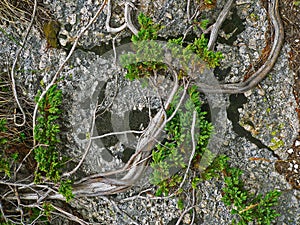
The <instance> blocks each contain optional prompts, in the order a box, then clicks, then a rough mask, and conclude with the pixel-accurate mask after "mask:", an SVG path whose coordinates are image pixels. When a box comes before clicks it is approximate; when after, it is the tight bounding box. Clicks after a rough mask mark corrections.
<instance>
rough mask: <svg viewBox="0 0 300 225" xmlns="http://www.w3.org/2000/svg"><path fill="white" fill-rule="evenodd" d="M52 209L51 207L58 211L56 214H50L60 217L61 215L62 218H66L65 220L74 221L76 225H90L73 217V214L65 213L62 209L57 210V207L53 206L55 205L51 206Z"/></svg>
mask: <svg viewBox="0 0 300 225" xmlns="http://www.w3.org/2000/svg"><path fill="white" fill-rule="evenodd" d="M52 207H53V208H54V209H55V210H56V211H58V212H51V213H52V214H57V215H60V216H61V215H63V216H64V217H66V218H67V219H69V220H72V221H75V222H77V223H79V224H81V225H89V224H90V223H88V222H86V221H84V220H82V219H80V218H78V217H77V216H75V215H73V214H71V213H68V212H66V211H65V210H63V209H62V208H59V207H57V206H55V205H53V204H52Z"/></svg>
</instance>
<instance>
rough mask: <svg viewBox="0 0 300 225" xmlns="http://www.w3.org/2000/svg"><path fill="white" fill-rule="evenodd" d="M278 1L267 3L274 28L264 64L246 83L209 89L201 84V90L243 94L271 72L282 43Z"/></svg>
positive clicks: (209, 87) (282, 31)
mask: <svg viewBox="0 0 300 225" xmlns="http://www.w3.org/2000/svg"><path fill="white" fill-rule="evenodd" d="M278 1H279V0H271V1H269V7H268V8H269V15H270V18H271V22H272V24H273V27H274V41H273V46H272V49H271V51H270V53H269V56H268V58H267V60H266V61H265V63H264V64H263V65H262V66H261V67H260V68H259V69H258V70H257V71H256V72H255V73H254V74H253V75H252V76H251V77H250V78H248V79H247V80H246V81H242V82H240V83H237V84H223V85H220V86H219V87H211V86H209V85H206V84H201V86H200V87H201V90H202V91H203V92H206V93H228V94H236V93H243V92H246V91H248V90H250V89H253V88H254V87H255V86H256V85H258V84H259V83H260V82H261V81H262V80H263V79H264V78H265V77H266V75H267V74H268V73H269V72H270V71H271V70H272V68H273V66H274V65H275V63H276V61H277V58H278V56H279V53H280V50H281V48H282V45H283V43H284V28H283V24H282V21H281V18H280V13H279V6H278V4H279V3H278Z"/></svg>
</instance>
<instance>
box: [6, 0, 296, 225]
mask: <svg viewBox="0 0 300 225" xmlns="http://www.w3.org/2000/svg"><path fill="white" fill-rule="evenodd" d="M224 2H225V1H221V0H219V1H217V8H216V9H215V10H213V12H210V11H208V12H205V13H204V15H207V16H212V18H216V16H217V15H218V13H219V11H220V10H221V8H222V5H223V4H224ZM44 3H45V4H46V5H47V6H49V8H51V9H52V10H53V12H54V17H56V18H57V19H58V21H59V22H60V23H61V24H63V26H62V30H61V31H60V42H61V44H62V45H63V46H66V45H67V43H68V42H69V41H72V40H74V38H75V37H76V35H77V34H78V31H79V30H80V29H81V28H82V26H84V25H86V24H87V23H88V21H89V20H90V19H91V18H92V16H93V15H94V13H95V12H96V10H97V9H98V7H99V6H100V4H101V3H102V2H100V1H77V2H75V1H56V0H44ZM133 3H134V4H136V6H137V8H138V9H137V11H144V12H145V13H148V14H149V15H150V16H151V17H153V18H154V21H157V22H160V23H161V24H162V25H163V26H165V27H164V29H163V30H162V31H161V32H160V36H161V37H163V38H168V37H178V36H181V35H183V34H185V32H186V31H187V29H188V27H189V26H190V25H191V21H188V14H187V12H186V8H187V6H186V3H185V2H180V1H175V0H164V1H162V0H161V1H150V0H149V1H141V2H137V1H136V2H135V1H133ZM193 4H194V3H193ZM195 9H196V6H195V5H192V6H191V10H190V15H192V13H193V12H194V10H195ZM236 9H237V15H238V16H239V17H240V18H241V19H242V20H244V21H243V25H244V26H245V30H243V31H241V33H240V34H238V35H237V36H236V39H235V40H234V41H233V43H232V44H226V43H218V44H217V45H216V49H217V50H218V51H221V52H223V54H224V56H225V59H224V60H223V61H222V65H221V67H220V69H221V70H226V69H228V68H229V67H230V72H229V73H228V74H226V77H225V81H226V82H236V81H239V80H241V79H242V77H243V74H245V72H246V70H247V69H248V67H249V65H250V64H253V63H254V62H256V61H257V60H258V59H259V56H260V53H261V51H262V49H263V48H264V47H265V41H264V39H265V32H267V29H266V27H267V24H268V23H267V20H266V19H267V15H266V11H265V10H264V9H262V7H261V5H260V4H259V2H258V1H251V0H249V1H237V6H236ZM212 14H213V15H212ZM231 15H232V14H231ZM199 18H201V16H199ZM105 20H106V13H102V14H101V15H100V17H99V18H98V19H97V22H96V23H95V24H93V25H92V27H91V28H90V29H89V30H88V31H87V32H86V33H85V34H84V36H83V37H82V39H81V40H80V43H79V46H80V47H81V50H80V49H78V50H76V51H75V52H74V54H73V56H72V58H71V60H70V61H69V63H68V64H67V65H66V66H65V68H64V71H63V72H62V76H63V77H64V79H63V81H62V82H60V83H59V86H60V87H61V88H62V90H63V92H64V94H65V95H66V96H68V99H65V100H64V103H65V104H64V106H65V110H66V112H67V113H66V114H65V118H64V119H65V120H67V124H68V128H69V130H68V132H66V137H67V140H68V144H67V147H68V149H69V150H68V154H69V155H71V156H72V157H73V158H74V159H79V158H80V156H81V155H82V154H83V152H84V150H85V148H86V146H87V143H88V141H87V137H88V136H90V135H91V134H90V132H91V124H92V115H93V114H92V113H93V110H94V108H95V106H96V104H97V101H100V100H101V102H102V105H100V107H99V110H100V111H101V110H103V109H104V108H105V107H106V106H108V105H109V104H110V102H111V100H113V105H112V107H111V108H110V109H109V110H108V112H109V113H110V114H109V115H108V117H107V118H112V119H113V120H114V121H119V123H116V122H114V124H117V125H116V126H115V127H113V130H114V131H117V130H118V129H121V130H122V129H124V130H125V129H126V128H128V126H129V124H128V123H127V122H124V121H125V120H129V118H128V117H129V116H128V115H129V114H128V113H129V112H130V111H132V110H136V111H141V110H143V109H148V108H150V109H152V110H155V109H157V108H158V102H159V99H158V98H157V96H154V95H152V93H150V92H148V93H145V91H144V89H143V88H142V85H141V83H140V82H139V81H135V82H129V81H128V80H126V79H124V78H123V75H124V72H125V71H124V70H122V69H120V68H118V67H115V66H114V64H113V61H114V59H113V55H111V58H109V59H108V58H105V59H103V57H102V58H101V57H100V56H99V55H98V53H99V52H100V53H103V52H105V51H107V50H108V49H111V42H112V39H113V38H114V37H115V36H116V35H115V34H110V33H108V32H107V31H106V29H105ZM123 22H124V17H123V5H122V4H121V2H119V1H116V2H115V3H114V6H113V15H112V20H111V25H112V26H116V27H117V26H120V25H121V24H122V23H123ZM135 23H136V22H135ZM5 29H6V31H7V32H8V33H9V32H10V31H12V30H13V29H15V28H14V27H11V26H8V27H7V28H5ZM24 30H25V29H24ZM24 30H22V29H20V30H17V31H13V32H15V33H19V34H20V35H22V34H23V33H24ZM189 32H190V33H187V34H188V35H195V34H197V33H199V31H197V30H196V31H194V33H192V32H193V31H191V30H190V31H189ZM130 35H131V34H130V31H129V30H128V29H126V31H124V32H122V33H121V34H120V35H119V36H118V37H117V38H116V40H117V45H120V42H121V40H125V42H126V40H127V42H128V38H129V37H130ZM235 35H236V34H235V33H234V32H233V33H232V36H235ZM220 36H221V37H226V38H230V37H229V36H228V34H226V32H225V31H221V35H220ZM126 38H127V39H126ZM0 43H1V46H4V47H3V48H0V53H1V56H2V60H1V61H0V63H1V67H3V66H5V60H4V57H6V56H8V58H9V60H12V59H13V58H14V55H15V52H16V49H17V46H16V45H15V43H13V42H11V41H7V37H5V36H4V35H2V33H1V34H0ZM45 47H46V41H45V40H44V39H42V38H41V37H40V35H39V34H38V32H37V31H35V30H34V29H33V32H32V33H31V35H30V38H29V43H28V45H27V47H26V49H25V51H24V53H23V54H22V55H21V60H20V62H19V64H20V65H19V66H20V68H22V69H23V70H24V72H23V73H18V74H17V79H18V82H19V84H22V87H23V88H24V93H25V94H26V95H27V96H29V97H30V98H31V99H33V97H34V96H35V94H36V91H37V89H38V87H39V86H43V84H47V83H48V82H49V81H50V80H51V77H53V74H54V72H55V71H56V70H57V68H58V66H59V65H60V64H61V63H62V62H63V60H64V59H65V57H66V51H65V50H63V49H50V50H48V51H46V49H45ZM288 50H289V46H286V45H285V46H284V48H283V50H282V52H281V56H280V57H279V59H278V61H277V64H276V65H275V67H274V69H273V70H272V72H271V73H270V74H269V75H268V77H267V78H266V79H265V80H264V81H263V82H262V83H261V84H260V86H259V87H257V88H255V89H253V90H251V91H249V92H247V93H245V96H246V97H247V102H246V103H245V104H242V105H241V107H239V109H238V111H239V113H240V115H239V122H238V124H239V125H240V126H241V127H243V128H244V129H245V130H247V131H249V133H250V134H251V135H252V136H253V137H254V138H255V139H257V140H260V141H261V142H262V143H263V144H264V145H265V146H267V147H269V148H259V147H257V146H256V145H255V144H253V143H251V141H249V139H247V138H246V137H243V136H240V134H238V133H235V131H234V130H233V124H232V121H230V120H227V124H226V125H224V127H226V133H225V134H224V136H225V138H224V140H223V141H222V143H221V144H222V146H221V148H220V153H225V154H227V155H228V156H229V157H230V163H231V165H232V166H236V167H239V168H241V169H242V170H243V171H244V175H243V178H244V181H245V184H246V188H247V189H249V190H251V192H254V193H255V192H259V193H266V192H268V191H270V190H273V189H278V190H281V191H283V194H282V196H281V197H280V201H279V206H278V210H279V212H280V213H281V216H280V217H279V218H278V221H277V223H276V224H282V225H283V224H287V225H296V224H297V222H299V221H300V207H299V204H300V203H299V192H298V191H297V190H292V189H291V187H290V186H289V184H288V183H287V182H286V181H285V179H284V177H282V176H280V175H279V174H278V173H277V172H276V171H275V169H274V162H275V160H276V159H277V158H276V157H274V154H273V153H272V150H274V152H275V153H276V154H277V155H278V156H280V157H281V158H286V155H287V153H286V151H287V149H289V147H290V146H291V144H292V142H293V141H294V139H295V137H296V135H297V131H298V129H299V121H298V119H297V115H296V112H295V108H296V102H295V100H294V96H293V90H292V85H293V83H294V80H293V72H292V71H290V70H289V68H288ZM106 60H110V61H106ZM34 71H35V72H34ZM164 84H165V85H166V86H168V85H167V83H164ZM147 91H149V90H147ZM101 93H102V95H101ZM100 95H101V96H100ZM99 96H100V97H99ZM149 96H150V97H151V98H150V99H149ZM224 99H225V101H226V103H224V104H227V106H229V105H230V104H233V103H230V102H229V97H228V96H225V97H224ZM99 103H100V102H98V104H99ZM103 115H104V114H103ZM225 116H226V115H225ZM100 117H101V115H100ZM105 118H106V117H105ZM145 125H146V124H142V125H141V128H143V127H145ZM107 129H109V128H107ZM100 130H101V129H100ZM98 132H99V130H98V128H97V129H95V132H94V133H93V135H97V133H98ZM115 139H116V142H114V141H115V140H112V142H113V143H114V144H113V145H112V146H104V147H103V145H104V144H103V142H102V141H100V140H97V141H94V142H93V143H92V146H91V149H90V151H89V154H88V156H87V158H86V160H85V162H84V165H83V168H82V169H81V170H82V172H83V173H85V174H93V173H96V172H104V171H110V170H113V169H116V168H121V167H122V165H124V162H122V160H121V157H120V154H122V151H123V149H124V147H130V148H133V147H134V144H135V143H136V141H137V137H136V136H134V135H119V136H117V137H115ZM250 158H264V159H267V161H259V160H258V161H254V160H250ZM75 161H76V160H75ZM148 173H149V171H148ZM146 175H147V174H146ZM146 175H145V177H144V178H143V179H142V181H141V182H140V183H139V184H138V185H137V186H136V187H134V188H133V189H132V190H130V191H128V192H126V193H124V194H120V195H119V196H117V197H115V198H112V199H110V198H103V197H97V198H88V199H87V198H82V199H78V200H76V201H74V202H73V203H71V204H72V206H73V207H76V208H77V209H78V211H79V212H80V213H81V214H82V215H83V216H84V217H85V219H86V220H88V221H89V222H91V223H93V224H118V225H119V224H134V222H133V221H135V224H168V222H170V221H172V220H173V221H174V220H175V219H176V218H178V217H179V216H180V215H181V211H180V210H178V209H177V208H176V204H177V200H176V199H155V198H154V197H153V196H150V195H146V197H147V198H144V197H140V198H135V199H133V200H130V199H129V198H130V197H131V196H133V195H135V194H137V193H139V191H142V190H143V189H146V188H150V189H149V190H151V188H152V187H151V185H150V184H149V181H148V180H147V176H146ZM223 186H224V183H223V182H222V179H213V180H211V181H206V182H205V183H201V184H199V186H198V189H197V191H196V192H197V193H196V196H197V207H196V208H195V209H196V212H197V221H198V222H197V223H194V224H220V225H223V224H224V225H225V224H230V222H231V221H232V219H233V218H234V217H233V216H232V215H231V214H230V209H229V208H227V207H225V206H224V204H223V203H222V202H221V201H220V199H221V197H222V194H221V189H222V187H223ZM152 198H153V199H152ZM124 199H127V200H126V201H124ZM114 201H116V203H117V206H116V205H115V204H114ZM118 201H121V202H119V203H118ZM122 201H123V202H122ZM190 220H191V215H189V214H187V215H186V216H185V218H184V221H185V222H189V221H190ZM170 224H171V223H170ZM174 224H175V223H174Z"/></svg>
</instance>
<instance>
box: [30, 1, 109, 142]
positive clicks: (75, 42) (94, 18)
mask: <svg viewBox="0 0 300 225" xmlns="http://www.w3.org/2000/svg"><path fill="white" fill-rule="evenodd" d="M106 3H107V0H104V1H103V3H102V5H101V6H100V8H99V9H98V11H97V12H96V14H95V16H94V17H93V18H92V19H91V20H90V22H89V23H88V24H87V25H86V26H85V27H84V28H83V29H82V30H81V31H80V32H79V34H78V35H77V37H76V39H75V41H74V44H73V46H72V48H71V50H70V52H69V54H68V56H67V57H66V59H65V60H64V62H63V63H62V64H61V65H60V67H59V69H58V70H57V72H56V73H55V75H54V77H53V78H52V80H51V82H50V83H49V84H48V85H47V87H46V88H45V90H44V91H43V92H42V93H41V95H40V97H39V99H38V101H37V103H36V105H35V108H34V112H33V119H32V120H33V144H34V145H36V140H35V138H34V136H35V131H34V130H35V125H36V115H37V111H38V104H39V102H40V101H41V99H42V98H43V97H44V96H45V95H46V93H47V92H48V90H49V89H50V88H51V87H52V86H53V85H54V84H55V82H56V80H57V78H58V77H59V75H60V73H61V72H62V70H63V68H64V66H65V65H66V63H67V62H68V61H69V59H70V58H71V56H72V54H73V52H74V50H75V48H76V46H77V44H78V42H79V39H80V38H81V36H82V35H83V34H84V33H85V32H86V31H87V29H88V28H89V27H90V26H91V25H92V24H93V23H94V22H95V21H96V19H97V18H98V16H99V15H100V13H101V12H102V11H103V9H104V7H105V5H106Z"/></svg>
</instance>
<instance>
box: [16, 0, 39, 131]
mask: <svg viewBox="0 0 300 225" xmlns="http://www.w3.org/2000/svg"><path fill="white" fill-rule="evenodd" d="M36 8H37V0H34V7H33V12H32V15H31V21H30V24H29V26H28V28H27V31H26V34H25V37H24V40H23V44H22V46H21V47H20V48H19V50H18V52H17V54H16V57H15V60H14V62H13V65H12V68H11V83H12V90H13V95H14V98H15V101H16V103H17V105H18V108H19V109H20V111H21V113H22V117H23V122H22V123H20V124H19V123H18V122H17V118H16V115H14V123H15V125H16V126H18V127H22V126H24V125H25V123H26V114H25V111H24V109H23V107H22V106H21V104H20V102H19V99H18V93H17V90H16V82H15V77H14V76H15V68H16V65H17V61H18V58H19V56H20V54H21V52H22V50H23V48H24V46H25V44H26V42H27V38H28V35H29V33H30V30H31V28H32V26H33V22H34V18H35V14H36Z"/></svg>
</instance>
